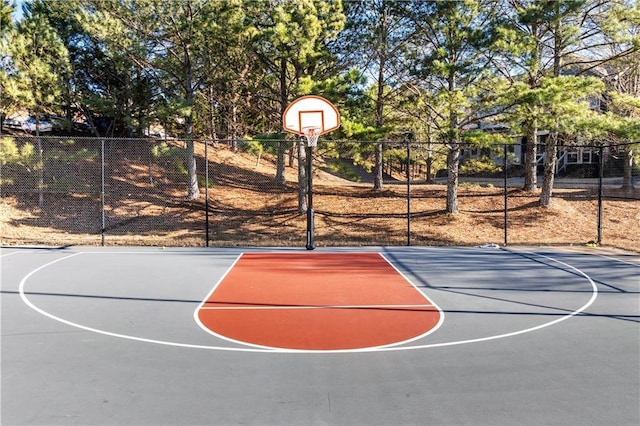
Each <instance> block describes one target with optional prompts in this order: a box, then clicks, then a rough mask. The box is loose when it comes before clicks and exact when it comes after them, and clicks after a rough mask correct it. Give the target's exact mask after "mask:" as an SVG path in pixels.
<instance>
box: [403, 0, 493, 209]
mask: <svg viewBox="0 0 640 426" xmlns="http://www.w3.org/2000/svg"><path fill="white" fill-rule="evenodd" d="M414 10H415V11H416V15H415V19H416V26H417V28H418V33H419V36H420V41H421V42H420V43H419V44H416V45H415V49H414V53H413V56H414V58H415V59H414V64H415V65H414V73H416V74H417V75H419V76H421V77H422V79H423V81H424V82H425V83H427V84H428V86H429V87H428V90H429V91H430V92H431V93H432V96H431V98H430V103H431V107H430V110H431V111H432V112H433V113H434V115H433V118H434V119H435V120H434V121H435V123H436V126H437V127H438V130H439V135H440V139H441V140H442V141H443V142H445V143H446V145H447V205H446V210H447V212H449V213H458V211H459V209H458V197H457V187H458V175H459V164H460V155H461V150H462V146H463V143H464V142H465V139H467V138H468V136H470V135H468V134H467V133H468V129H470V128H471V125H472V124H474V123H477V122H478V120H479V119H480V118H488V117H489V115H491V114H495V105H496V102H497V101H498V95H499V93H500V85H499V83H498V81H497V80H496V79H495V78H493V75H492V67H491V59H492V56H491V48H492V44H491V43H492V40H493V32H492V27H493V24H494V22H495V19H496V15H497V13H498V11H499V3H498V2H494V1H482V0H480V1H472V0H469V1H460V2H416V4H415V9H414Z"/></svg>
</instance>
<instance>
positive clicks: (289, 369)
mask: <svg viewBox="0 0 640 426" xmlns="http://www.w3.org/2000/svg"><path fill="white" fill-rule="evenodd" d="M0 261H1V262H2V263H1V266H2V275H1V278H2V295H1V297H2V300H1V306H2V340H1V344H2V371H1V372H2V380H1V385H2V388H1V390H2V394H1V398H2V405H1V408H2V411H1V416H2V417H1V423H2V424H3V425H5V424H6V425H36V424H38V425H44V424H46V425H158V424H182V425H195V424H211V425H213V424H215V425H231V424H255V425H285V424H286V425H303V424H304V425H306V424H353V425H391V424H399V425H400V424H402V425H418V424H435V425H497V424H504V425H514V424H527V425H589V424H592V425H635V424H639V423H640V405H639V402H638V401H639V399H640V372H639V364H640V328H639V327H638V324H639V322H640V298H639V292H640V255H637V254H633V253H628V252H621V251H617V250H606V249H588V248H583V247H575V248H540V247H535V248H534V247H513V248H511V247H509V248H482V247H465V248H459V247H455V248H454V247H450V248H444V247H443V248H435V247H420V248H401V247H395V248H384V247H367V248H339V249H338V248H336V249H329V248H318V249H315V250H314V251H309V250H304V249H302V250H300V249H291V248H289V249H283V248H273V249H246V248H211V249H197V248H182V249H177V248H175V249H166V250H164V249H161V248H125V247H119V248H85V247H66V248H65V247H55V248H42V247H23V248H22V247H21V248H17V247H7V248H3V249H2V250H1V251H0Z"/></svg>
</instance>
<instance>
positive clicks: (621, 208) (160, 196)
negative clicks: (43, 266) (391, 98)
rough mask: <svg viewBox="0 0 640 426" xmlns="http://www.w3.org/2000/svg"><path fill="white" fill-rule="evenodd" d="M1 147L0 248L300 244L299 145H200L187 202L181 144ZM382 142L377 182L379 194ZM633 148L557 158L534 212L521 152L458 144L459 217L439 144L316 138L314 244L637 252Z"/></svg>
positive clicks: (27, 142) (89, 141)
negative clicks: (547, 202) (545, 202)
mask: <svg viewBox="0 0 640 426" xmlns="http://www.w3.org/2000/svg"><path fill="white" fill-rule="evenodd" d="M0 140H1V141H2V146H1V148H2V151H0V154H1V156H0V160H1V169H0V209H1V212H0V218H1V220H2V222H1V226H2V232H1V240H2V244H46V245H64V244H69V245H81V244H85V245H99V244H103V245H118V244H126V245H156V246H177V245H179V246H205V245H212V246H229V245H243V246H300V247H304V245H305V227H306V217H305V212H306V205H305V191H306V190H307V186H306V185H305V184H304V182H306V181H305V180H304V174H300V173H299V172H300V167H298V166H299V163H300V164H301V165H302V166H304V164H305V163H304V159H302V161H300V162H298V154H299V152H300V150H299V149H298V147H297V144H298V143H300V141H293V140H270V141H195V143H194V147H195V148H194V154H195V158H196V164H197V166H196V169H197V179H198V184H199V191H200V194H201V196H200V198H199V199H197V200H187V199H186V194H187V169H186V167H185V158H186V156H187V155H188V154H187V150H186V146H187V145H186V142H185V141H182V140H155V139H104V138H102V139H100V138H70V137H40V138H36V137H26V136H2V137H1V138H0ZM378 143H381V144H382V147H383V160H384V162H383V166H384V167H383V171H384V174H383V180H382V188H379V189H374V181H375V179H374V176H373V173H372V169H371V167H372V165H373V158H374V157H373V155H374V151H375V148H376V145H377V144H378ZM543 151H544V148H543V146H540V147H538V153H541V152H543ZM639 151H640V146H639V144H638V143H634V144H627V145H616V146H613V145H602V146H587V145H583V146H580V145H572V146H566V147H559V150H558V157H557V158H558V165H557V170H556V172H557V173H556V177H555V183H554V192H553V202H552V206H551V207H549V208H540V207H538V201H539V198H540V193H539V191H534V192H527V191H523V190H522V187H523V183H524V180H523V179H524V178H523V167H522V161H523V155H524V154H523V152H524V147H522V146H519V145H517V144H516V145H506V146H505V145H495V146H492V147H485V148H482V149H478V148H470V147H463V149H462V155H461V159H462V160H461V163H460V177H459V185H458V187H457V198H458V203H459V210H460V213H459V214H457V215H451V214H447V213H446V211H445V207H446V200H447V186H446V180H447V178H446V163H445V158H446V152H447V146H446V145H443V144H435V143H426V142H340V141H322V140H321V141H320V143H319V146H318V148H317V149H316V150H315V151H314V158H313V160H312V165H313V170H314V183H313V192H314V212H315V230H314V232H315V242H316V244H317V245H318V246H338V245H478V244H486V243H498V244H505V243H506V244H536V245H543V244H584V243H587V242H594V243H601V244H604V245H612V246H618V247H622V248H628V249H632V250H636V251H640V243H639V242H638V241H637V240H638V238H637V235H640V179H639V175H640V172H639V167H638V163H637V162H633V163H632V166H631V168H625V161H626V162H627V163H629V161H630V159H631V157H628V155H634V153H635V155H636V156H637V155H638V154H637V153H638V152H639ZM40 153H41V154H40ZM278 153H281V157H280V161H278ZM505 153H506V154H507V155H506V156H505ZM541 158H543V156H542V155H540V156H539V158H538V160H540V159H541ZM505 165H506V167H505ZM542 167H543V165H542V161H540V164H539V171H540V176H538V183H537V184H538V186H539V187H540V186H542V177H541V173H542ZM302 168H303V169H304V167H302ZM299 182H302V184H300V183H299ZM567 213H571V214H567ZM571 218H573V219H571ZM549 229H553V232H549ZM542 230H546V231H545V232H542Z"/></svg>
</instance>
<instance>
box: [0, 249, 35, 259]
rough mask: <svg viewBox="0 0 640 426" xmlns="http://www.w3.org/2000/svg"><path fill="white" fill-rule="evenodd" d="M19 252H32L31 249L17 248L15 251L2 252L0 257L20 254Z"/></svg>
mask: <svg viewBox="0 0 640 426" xmlns="http://www.w3.org/2000/svg"><path fill="white" fill-rule="evenodd" d="M18 253H31V250H27V251H23V250H15V251H12V252H11V253H6V254H0V257H7V256H11V255H14V254H18Z"/></svg>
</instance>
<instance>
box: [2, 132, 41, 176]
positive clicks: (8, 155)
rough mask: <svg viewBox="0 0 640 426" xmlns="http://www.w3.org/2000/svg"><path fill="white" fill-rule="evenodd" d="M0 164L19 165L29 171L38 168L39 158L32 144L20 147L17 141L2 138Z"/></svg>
mask: <svg viewBox="0 0 640 426" xmlns="http://www.w3.org/2000/svg"><path fill="white" fill-rule="evenodd" d="M0 164H2V166H6V165H19V166H22V167H24V168H25V169H27V171H32V170H36V169H37V168H38V156H37V155H36V151H35V148H34V146H33V144H31V143H24V144H22V146H18V145H17V143H16V140H15V139H14V138H11V137H3V138H0Z"/></svg>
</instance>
